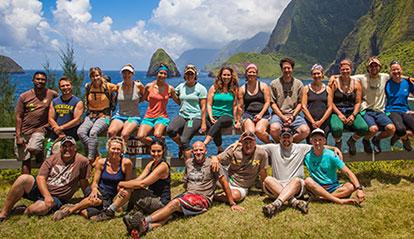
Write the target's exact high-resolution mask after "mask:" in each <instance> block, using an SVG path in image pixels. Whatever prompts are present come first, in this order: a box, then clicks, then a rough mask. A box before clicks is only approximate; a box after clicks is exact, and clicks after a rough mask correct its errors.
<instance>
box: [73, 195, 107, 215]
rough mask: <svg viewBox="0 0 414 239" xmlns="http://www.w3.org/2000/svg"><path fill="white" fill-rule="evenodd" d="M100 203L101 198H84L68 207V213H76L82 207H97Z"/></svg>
mask: <svg viewBox="0 0 414 239" xmlns="http://www.w3.org/2000/svg"><path fill="white" fill-rule="evenodd" d="M101 204H102V200H101V199H96V200H95V201H91V200H89V198H84V199H83V200H82V201H80V202H79V203H77V204H75V206H74V207H72V208H70V209H69V212H70V214H76V213H79V212H80V211H82V210H83V209H86V208H88V207H97V206H99V205H101Z"/></svg>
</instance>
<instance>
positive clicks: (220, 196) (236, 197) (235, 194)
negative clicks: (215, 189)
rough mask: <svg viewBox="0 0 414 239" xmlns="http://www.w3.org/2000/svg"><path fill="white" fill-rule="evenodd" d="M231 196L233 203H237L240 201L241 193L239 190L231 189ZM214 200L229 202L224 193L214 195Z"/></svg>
mask: <svg viewBox="0 0 414 239" xmlns="http://www.w3.org/2000/svg"><path fill="white" fill-rule="evenodd" d="M231 194H232V196H233V200H234V201H235V202H239V201H240V200H241V193H240V191H239V190H237V189H232V190H231ZM214 200H216V201H220V202H229V200H228V199H227V196H226V193H224V192H222V193H219V194H216V195H214Z"/></svg>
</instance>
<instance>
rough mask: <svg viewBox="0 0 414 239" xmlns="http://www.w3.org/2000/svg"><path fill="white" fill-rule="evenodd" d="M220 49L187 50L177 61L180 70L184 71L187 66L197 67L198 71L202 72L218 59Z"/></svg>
mask: <svg viewBox="0 0 414 239" xmlns="http://www.w3.org/2000/svg"><path fill="white" fill-rule="evenodd" d="M218 53H219V50H218V49H200V48H195V49H191V50H187V51H185V52H183V54H181V56H180V57H179V58H178V59H177V60H176V62H177V66H178V69H180V70H182V71H183V70H184V68H185V67H186V66H187V65H190V64H191V65H195V67H196V68H197V71H202V70H203V69H204V68H205V67H206V65H207V64H208V63H210V62H213V61H215V60H216V59H217V57H218Z"/></svg>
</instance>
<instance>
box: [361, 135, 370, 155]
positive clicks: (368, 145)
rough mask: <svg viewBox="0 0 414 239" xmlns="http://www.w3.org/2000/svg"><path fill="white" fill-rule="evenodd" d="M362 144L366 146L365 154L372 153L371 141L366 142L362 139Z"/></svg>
mask: <svg viewBox="0 0 414 239" xmlns="http://www.w3.org/2000/svg"><path fill="white" fill-rule="evenodd" d="M362 144H363V145H364V151H365V153H369V154H371V153H372V148H371V143H370V142H369V140H366V139H365V138H363V139H362Z"/></svg>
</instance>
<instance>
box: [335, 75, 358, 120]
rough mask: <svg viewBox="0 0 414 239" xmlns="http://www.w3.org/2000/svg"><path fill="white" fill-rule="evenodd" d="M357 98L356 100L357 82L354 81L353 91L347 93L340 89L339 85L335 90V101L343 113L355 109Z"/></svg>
mask: <svg viewBox="0 0 414 239" xmlns="http://www.w3.org/2000/svg"><path fill="white" fill-rule="evenodd" d="M352 81H353V80H352ZM355 100H356V93H355V83H354V90H353V91H352V92H351V93H347V94H346V93H343V92H342V91H340V90H339V88H338V87H337V88H336V90H335V92H334V98H333V103H334V104H335V105H336V107H337V108H338V109H339V110H340V111H342V112H343V113H349V111H352V110H353V109H354V106H355ZM347 111H348V112H347Z"/></svg>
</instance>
